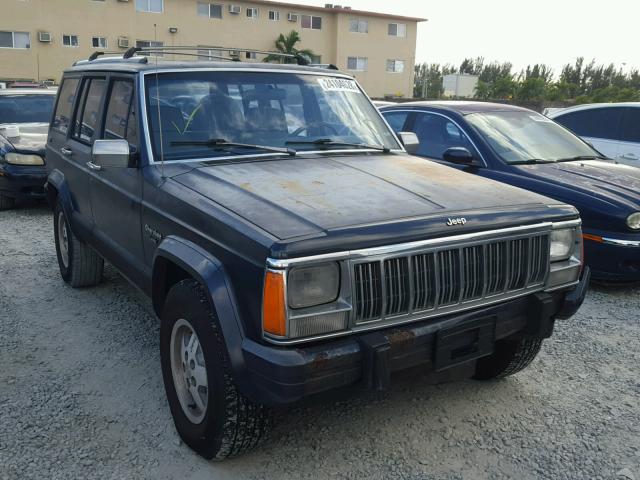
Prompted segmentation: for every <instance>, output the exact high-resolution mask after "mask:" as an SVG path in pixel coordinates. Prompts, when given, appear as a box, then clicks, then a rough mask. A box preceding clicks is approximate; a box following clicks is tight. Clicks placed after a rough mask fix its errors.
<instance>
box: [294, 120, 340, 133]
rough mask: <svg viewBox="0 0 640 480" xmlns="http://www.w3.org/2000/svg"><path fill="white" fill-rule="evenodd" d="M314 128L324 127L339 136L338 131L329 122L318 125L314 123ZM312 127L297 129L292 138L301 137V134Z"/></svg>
mask: <svg viewBox="0 0 640 480" xmlns="http://www.w3.org/2000/svg"><path fill="white" fill-rule="evenodd" d="M312 126H313V127H319V126H323V127H326V128H328V129H329V130H331V131H332V132H333V133H334V134H336V135H339V134H338V130H336V128H335V127H334V126H333V125H331V124H330V123H327V122H318V123H314V124H313V125H312ZM309 128H310V127H300V128H296V129H295V131H294V132H292V133H291V136H292V137H299V136H300V134H301V133H302V132H304V131H306V130H309Z"/></svg>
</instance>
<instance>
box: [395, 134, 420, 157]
mask: <svg viewBox="0 0 640 480" xmlns="http://www.w3.org/2000/svg"><path fill="white" fill-rule="evenodd" d="M398 138H400V141H401V142H402V145H403V146H404V149H405V150H406V151H407V153H410V154H411V155H415V154H416V152H417V151H418V147H419V146H420V140H418V136H417V135H416V134H415V133H413V132H399V133H398Z"/></svg>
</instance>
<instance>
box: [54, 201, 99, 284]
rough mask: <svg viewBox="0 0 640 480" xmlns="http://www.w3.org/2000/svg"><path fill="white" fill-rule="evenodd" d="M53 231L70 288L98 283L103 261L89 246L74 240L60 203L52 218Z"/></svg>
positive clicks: (62, 269)
mask: <svg viewBox="0 0 640 480" xmlns="http://www.w3.org/2000/svg"><path fill="white" fill-rule="evenodd" d="M53 231H54V237H55V243H56V254H57V257H58V265H59V266H60V274H61V275H62V278H63V279H64V281H65V282H67V283H68V284H69V285H71V286H72V287H91V286H93V285H97V284H98V283H100V281H101V280H102V270H103V268H104V260H103V259H102V257H101V256H100V255H98V254H97V253H96V251H95V250H93V249H92V248H91V247H90V246H89V245H87V244H86V243H83V242H81V241H80V240H78V238H76V236H75V235H74V234H73V232H72V231H71V228H69V222H68V220H67V217H66V215H65V213H64V210H63V209H62V205H60V203H58V204H57V205H56V209H55V213H54V216H53Z"/></svg>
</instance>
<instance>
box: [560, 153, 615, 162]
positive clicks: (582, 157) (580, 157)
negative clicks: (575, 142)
mask: <svg viewBox="0 0 640 480" xmlns="http://www.w3.org/2000/svg"><path fill="white" fill-rule="evenodd" d="M579 160H609V159H608V158H607V157H603V156H602V155H577V156H575V157H568V158H560V159H558V160H556V162H576V161H579Z"/></svg>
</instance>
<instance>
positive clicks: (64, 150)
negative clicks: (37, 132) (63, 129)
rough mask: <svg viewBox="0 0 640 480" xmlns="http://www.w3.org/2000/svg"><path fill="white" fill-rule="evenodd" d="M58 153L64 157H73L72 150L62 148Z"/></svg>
mask: <svg viewBox="0 0 640 480" xmlns="http://www.w3.org/2000/svg"><path fill="white" fill-rule="evenodd" d="M60 153H61V154H63V155H64V156H65V157H70V156H71V155H73V150H71V149H70V148H68V147H62V148H61V149H60Z"/></svg>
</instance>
